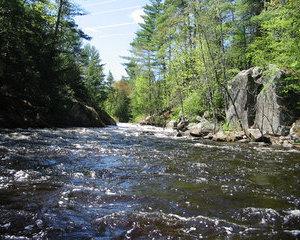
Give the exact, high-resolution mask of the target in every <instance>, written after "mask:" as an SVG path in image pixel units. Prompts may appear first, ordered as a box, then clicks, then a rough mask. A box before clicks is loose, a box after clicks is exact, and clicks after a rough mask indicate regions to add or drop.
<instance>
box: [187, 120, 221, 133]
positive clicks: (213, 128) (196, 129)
mask: <svg viewBox="0 0 300 240" xmlns="http://www.w3.org/2000/svg"><path fill="white" fill-rule="evenodd" d="M199 120H200V119H199ZM219 129H220V126H219V124H218V123H217V122H216V121H215V122H213V121H209V120H207V119H205V118H201V120H200V122H199V123H197V124H195V125H192V126H189V130H190V135H191V136H193V137H203V136H206V135H207V134H209V133H215V132H217V131H219Z"/></svg>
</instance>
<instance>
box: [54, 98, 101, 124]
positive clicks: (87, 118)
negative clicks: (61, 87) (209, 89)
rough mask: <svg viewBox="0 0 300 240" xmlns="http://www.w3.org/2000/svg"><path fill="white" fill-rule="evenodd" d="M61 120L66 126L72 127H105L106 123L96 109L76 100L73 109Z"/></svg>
mask: <svg viewBox="0 0 300 240" xmlns="http://www.w3.org/2000/svg"><path fill="white" fill-rule="evenodd" d="M60 120H61V123H62V124H63V125H64V126H70V127H90V126H94V127H104V126H105V123H104V122H103V121H102V120H101V118H100V116H99V114H98V113H97V111H96V110H95V109H94V108H92V107H90V106H87V105H85V104H84V103H81V102H79V101H76V100H73V101H72V105H71V108H70V109H68V112H67V113H66V115H65V117H64V116H63V118H61V119H60ZM58 124H59V123H58Z"/></svg>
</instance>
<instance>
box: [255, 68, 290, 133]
mask: <svg viewBox="0 0 300 240" xmlns="http://www.w3.org/2000/svg"><path fill="white" fill-rule="evenodd" d="M285 77H286V74H285V72H284V71H281V70H277V71H276V72H275V73H274V74H273V75H272V76H271V77H269V78H265V79H264V80H263V89H262V90H261V91H260V92H259V94H258V95H257V103H256V115H255V127H256V128H259V129H260V130H261V131H263V132H266V133H269V134H273V135H288V134H289V130H290V129H289V126H290V125H291V124H292V122H293V120H294V117H295V113H294V112H293V111H294V106H295V105H294V102H296V101H293V100H291V99H289V98H288V97H284V96H283V95H282V93H281V92H282V89H281V85H282V84H281V83H282V82H283V81H284V78H285Z"/></svg>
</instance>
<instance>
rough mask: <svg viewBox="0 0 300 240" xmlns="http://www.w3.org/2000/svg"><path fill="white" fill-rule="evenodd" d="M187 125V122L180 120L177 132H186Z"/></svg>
mask: <svg viewBox="0 0 300 240" xmlns="http://www.w3.org/2000/svg"><path fill="white" fill-rule="evenodd" d="M188 125H189V121H188V120H185V119H182V120H181V121H180V122H179V123H178V125H177V130H179V131H182V132H185V131H186V130H188V128H187V126H188Z"/></svg>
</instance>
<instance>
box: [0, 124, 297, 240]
mask: <svg viewBox="0 0 300 240" xmlns="http://www.w3.org/2000/svg"><path fill="white" fill-rule="evenodd" d="M0 163H1V164H0V237H1V238H2V239H55V240H57V239H298V238H300V153H299V152H297V151H286V150H282V149H276V148H261V147H253V146H252V147H251V146H248V145H238V144H228V143H224V144H223V143H222V144H221V143H212V142H210V141H203V140H191V139H178V138H175V137H174V133H173V132H172V131H170V130H164V129H160V128H155V127H141V126H137V125H130V124H120V125H119V126H117V127H109V128H104V129H98V128H72V129H28V130H22V129H16V130H1V131H0Z"/></svg>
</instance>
